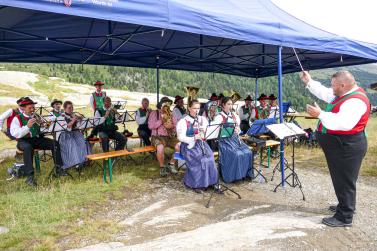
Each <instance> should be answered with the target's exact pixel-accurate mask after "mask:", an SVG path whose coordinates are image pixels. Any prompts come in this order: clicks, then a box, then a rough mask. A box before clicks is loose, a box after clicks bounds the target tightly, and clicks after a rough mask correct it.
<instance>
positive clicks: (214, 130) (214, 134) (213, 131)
mask: <svg viewBox="0 0 377 251" xmlns="http://www.w3.org/2000/svg"><path fill="white" fill-rule="evenodd" d="M228 124H230V123H228ZM223 127H224V124H223V123H221V124H212V125H208V126H207V129H206V134H205V137H204V139H203V140H209V139H217V140H218V141H220V138H228V137H231V136H232V135H233V132H232V133H231V132H230V131H229V130H228V129H227V128H223ZM222 130H225V131H226V132H227V135H225V136H222V135H221V133H222ZM233 130H234V129H233ZM218 160H219V161H218V165H217V172H218V178H217V183H216V185H215V188H218V189H220V191H221V193H223V192H225V191H229V192H231V193H234V194H235V195H237V196H238V199H241V195H240V194H239V193H237V192H236V191H234V190H233V189H231V188H230V187H228V186H227V185H225V184H224V183H221V184H220V172H219V168H220V148H219V151H218ZM215 188H214V189H213V190H212V192H211V196H210V197H209V199H208V202H207V204H206V208H209V204H210V203H211V200H212V197H213V194H214V192H215Z"/></svg>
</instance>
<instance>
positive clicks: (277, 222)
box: [63, 169, 377, 250]
mask: <svg viewBox="0 0 377 251" xmlns="http://www.w3.org/2000/svg"><path fill="white" fill-rule="evenodd" d="M268 176H269V177H271V174H268ZM299 176H300V179H301V181H302V183H303V185H304V192H305V195H306V197H307V200H306V201H303V200H302V197H301V194H300V192H299V190H298V189H292V188H286V189H279V190H278V192H277V193H274V192H272V189H273V187H274V186H273V184H274V183H276V182H278V181H277V180H276V181H274V182H269V183H268V184H259V183H251V184H250V183H249V182H242V183H239V184H235V185H232V187H233V188H234V189H235V190H236V191H238V192H239V193H240V194H241V196H242V199H241V200H239V199H237V197H235V196H234V195H232V194H229V193H226V195H223V196H221V195H216V196H215V198H214V200H213V203H212V204H211V207H210V208H209V209H207V208H205V207H204V205H205V203H206V201H207V199H208V196H209V193H208V192H207V193H204V195H199V194H195V193H193V192H191V191H189V190H186V189H184V188H183V187H182V185H181V182H180V180H181V179H180V177H174V178H172V177H170V178H167V179H151V180H150V183H149V188H148V191H150V192H149V193H148V194H146V193H143V194H142V193H140V194H139V193H138V192H131V193H130V198H128V199H127V200H124V201H120V202H119V201H117V202H115V201H114V203H111V206H109V208H108V212H107V213H106V214H104V215H101V216H99V217H102V218H107V219H113V220H114V222H117V224H118V225H119V226H121V228H122V229H123V230H122V231H121V233H119V234H117V236H114V237H113V238H112V239H111V240H108V241H109V242H107V243H99V244H96V245H92V246H88V245H89V244H91V243H93V241H91V240H82V243H81V246H83V247H84V248H81V249H77V250H162V249H163V250H193V249H196V250H210V249H216V250H250V249H253V250H267V249H268V250H340V249H342V250H376V249H377V233H376V231H375V230H376V229H377V221H376V220H375V217H376V212H377V201H376V200H375V194H376V192H377V188H376V187H375V186H374V183H375V181H376V179H371V178H369V179H365V178H361V180H360V182H359V184H358V208H357V214H356V215H355V221H354V227H352V228H341V229H333V228H328V227H325V226H323V225H322V224H320V222H321V219H322V217H324V216H327V215H330V213H329V212H328V211H327V210H326V208H327V207H328V206H329V205H330V204H332V203H334V202H335V201H336V200H335V196H334V192H333V189H332V187H331V183H330V178H329V177H328V175H327V174H326V173H323V172H321V171H317V170H315V171H308V169H305V170H300V171H299ZM65 241H67V240H65ZM63 242H64V241H63ZM63 246H64V245H63ZM85 246H86V247H85Z"/></svg>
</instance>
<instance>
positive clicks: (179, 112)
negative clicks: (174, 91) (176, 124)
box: [173, 95, 186, 121]
mask: <svg viewBox="0 0 377 251" xmlns="http://www.w3.org/2000/svg"><path fill="white" fill-rule="evenodd" d="M174 104H175V107H174V109H173V117H175V120H176V121H179V120H180V119H181V118H182V117H183V116H184V115H185V114H186V108H185V104H184V102H183V97H181V96H179V95H177V96H175V99H174Z"/></svg>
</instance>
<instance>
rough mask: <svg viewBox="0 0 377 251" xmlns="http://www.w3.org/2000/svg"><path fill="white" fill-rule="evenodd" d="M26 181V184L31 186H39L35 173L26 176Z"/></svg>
mask: <svg viewBox="0 0 377 251" xmlns="http://www.w3.org/2000/svg"><path fill="white" fill-rule="evenodd" d="M25 182H26V184H28V185H29V186H32V187H36V186H37V182H36V181H35V179H34V176H33V175H31V176H28V177H27V178H26V181H25Z"/></svg>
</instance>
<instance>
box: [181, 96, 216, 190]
mask: <svg viewBox="0 0 377 251" xmlns="http://www.w3.org/2000/svg"><path fill="white" fill-rule="evenodd" d="M188 107H189V108H188V111H189V113H188V114H187V115H185V116H184V117H183V118H182V119H181V120H180V121H178V124H177V135H178V139H179V141H181V154H182V155H183V157H184V159H185V161H186V165H187V169H186V173H185V177H184V184H185V186H187V187H189V188H193V189H202V188H207V187H209V186H211V185H214V184H216V183H217V180H218V172H217V169H216V164H215V159H214V157H213V152H212V150H211V148H210V147H209V145H208V144H207V143H206V142H205V141H203V137H204V136H205V135H204V133H205V130H206V128H207V126H208V121H207V119H206V118H205V117H203V116H199V115H198V113H199V110H200V103H199V101H198V100H196V99H194V100H191V101H190V102H189V105H188Z"/></svg>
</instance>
